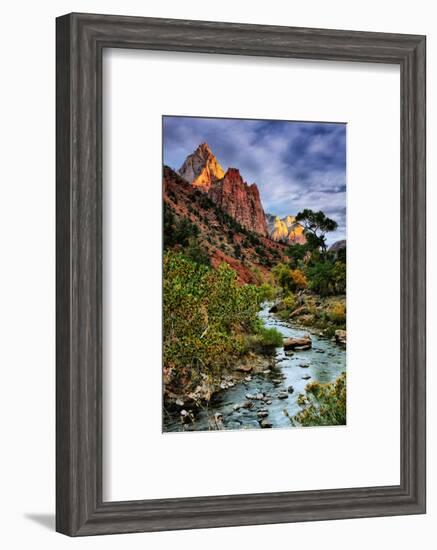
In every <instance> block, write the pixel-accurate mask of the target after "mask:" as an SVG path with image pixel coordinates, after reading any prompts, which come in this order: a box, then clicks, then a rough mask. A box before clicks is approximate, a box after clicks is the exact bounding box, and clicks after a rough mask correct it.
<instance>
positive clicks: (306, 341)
mask: <svg viewBox="0 0 437 550" xmlns="http://www.w3.org/2000/svg"><path fill="white" fill-rule="evenodd" d="M312 344H313V343H312V340H311V336H309V335H306V336H303V337H302V338H286V339H285V340H284V350H286V351H288V350H299V351H306V350H309V349H311V346H312Z"/></svg>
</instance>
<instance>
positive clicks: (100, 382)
mask: <svg viewBox="0 0 437 550" xmlns="http://www.w3.org/2000/svg"><path fill="white" fill-rule="evenodd" d="M56 40H57V43H56V46H57V59H56V68H57V177H56V180H57V206H56V208H57V334H56V339H57V384H56V391H57V410H56V414H57V428H56V434H57V447H56V458H57V473H56V485H57V495H56V500H57V509H56V518H57V519H56V522H57V530H58V531H59V532H61V533H64V534H66V535H70V536H80V535H96V534H109V533H128V532H139V531H159V530H169V529H188V528H205V527H221V526H234V525H235V526H236V525H255V524H261V523H280V522H296V521H309V520H324V519H341V518H361V517H371V516H389V515H402V514H421V513H425V502H426V497H425V480H426V467H425V321H426V315H425V283H426V280H425V37H423V36H416V35H396V34H386V33H368V32H357V31H343V30H322V29H306V28H290V27H272V26H260V25H245V24H235V23H213V22H203V21H182V20H168V19H151V18H139V17H121V16H110V15H103V16H102V15H90V14H69V15H65V16H63V17H60V18H58V19H57V37H56Z"/></svg>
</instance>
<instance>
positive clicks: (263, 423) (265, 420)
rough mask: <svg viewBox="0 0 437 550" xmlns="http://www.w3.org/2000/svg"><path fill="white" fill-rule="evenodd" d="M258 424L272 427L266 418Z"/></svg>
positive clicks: (263, 426) (262, 426)
mask: <svg viewBox="0 0 437 550" xmlns="http://www.w3.org/2000/svg"><path fill="white" fill-rule="evenodd" d="M259 424H260V426H261V428H271V427H272V423H271V422H270V421H269V420H267V419H266V418H263V419H262V420H261V422H260V423H259Z"/></svg>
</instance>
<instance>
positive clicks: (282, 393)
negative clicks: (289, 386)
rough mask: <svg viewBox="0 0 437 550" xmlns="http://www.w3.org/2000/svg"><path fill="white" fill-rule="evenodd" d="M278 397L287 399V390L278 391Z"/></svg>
mask: <svg viewBox="0 0 437 550" xmlns="http://www.w3.org/2000/svg"><path fill="white" fill-rule="evenodd" d="M278 399H288V392H286V391H280V392H279V393H278Z"/></svg>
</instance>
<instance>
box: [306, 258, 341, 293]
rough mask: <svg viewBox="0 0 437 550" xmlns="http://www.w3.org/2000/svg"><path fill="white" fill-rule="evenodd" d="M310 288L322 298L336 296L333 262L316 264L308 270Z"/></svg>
mask: <svg viewBox="0 0 437 550" xmlns="http://www.w3.org/2000/svg"><path fill="white" fill-rule="evenodd" d="M308 278H309V287H310V289H311V290H313V291H314V292H316V293H317V294H320V296H329V295H330V294H335V273H334V264H333V263H332V262H331V261H328V260H327V261H322V262H316V263H315V264H314V265H312V266H311V267H309V268H308Z"/></svg>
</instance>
